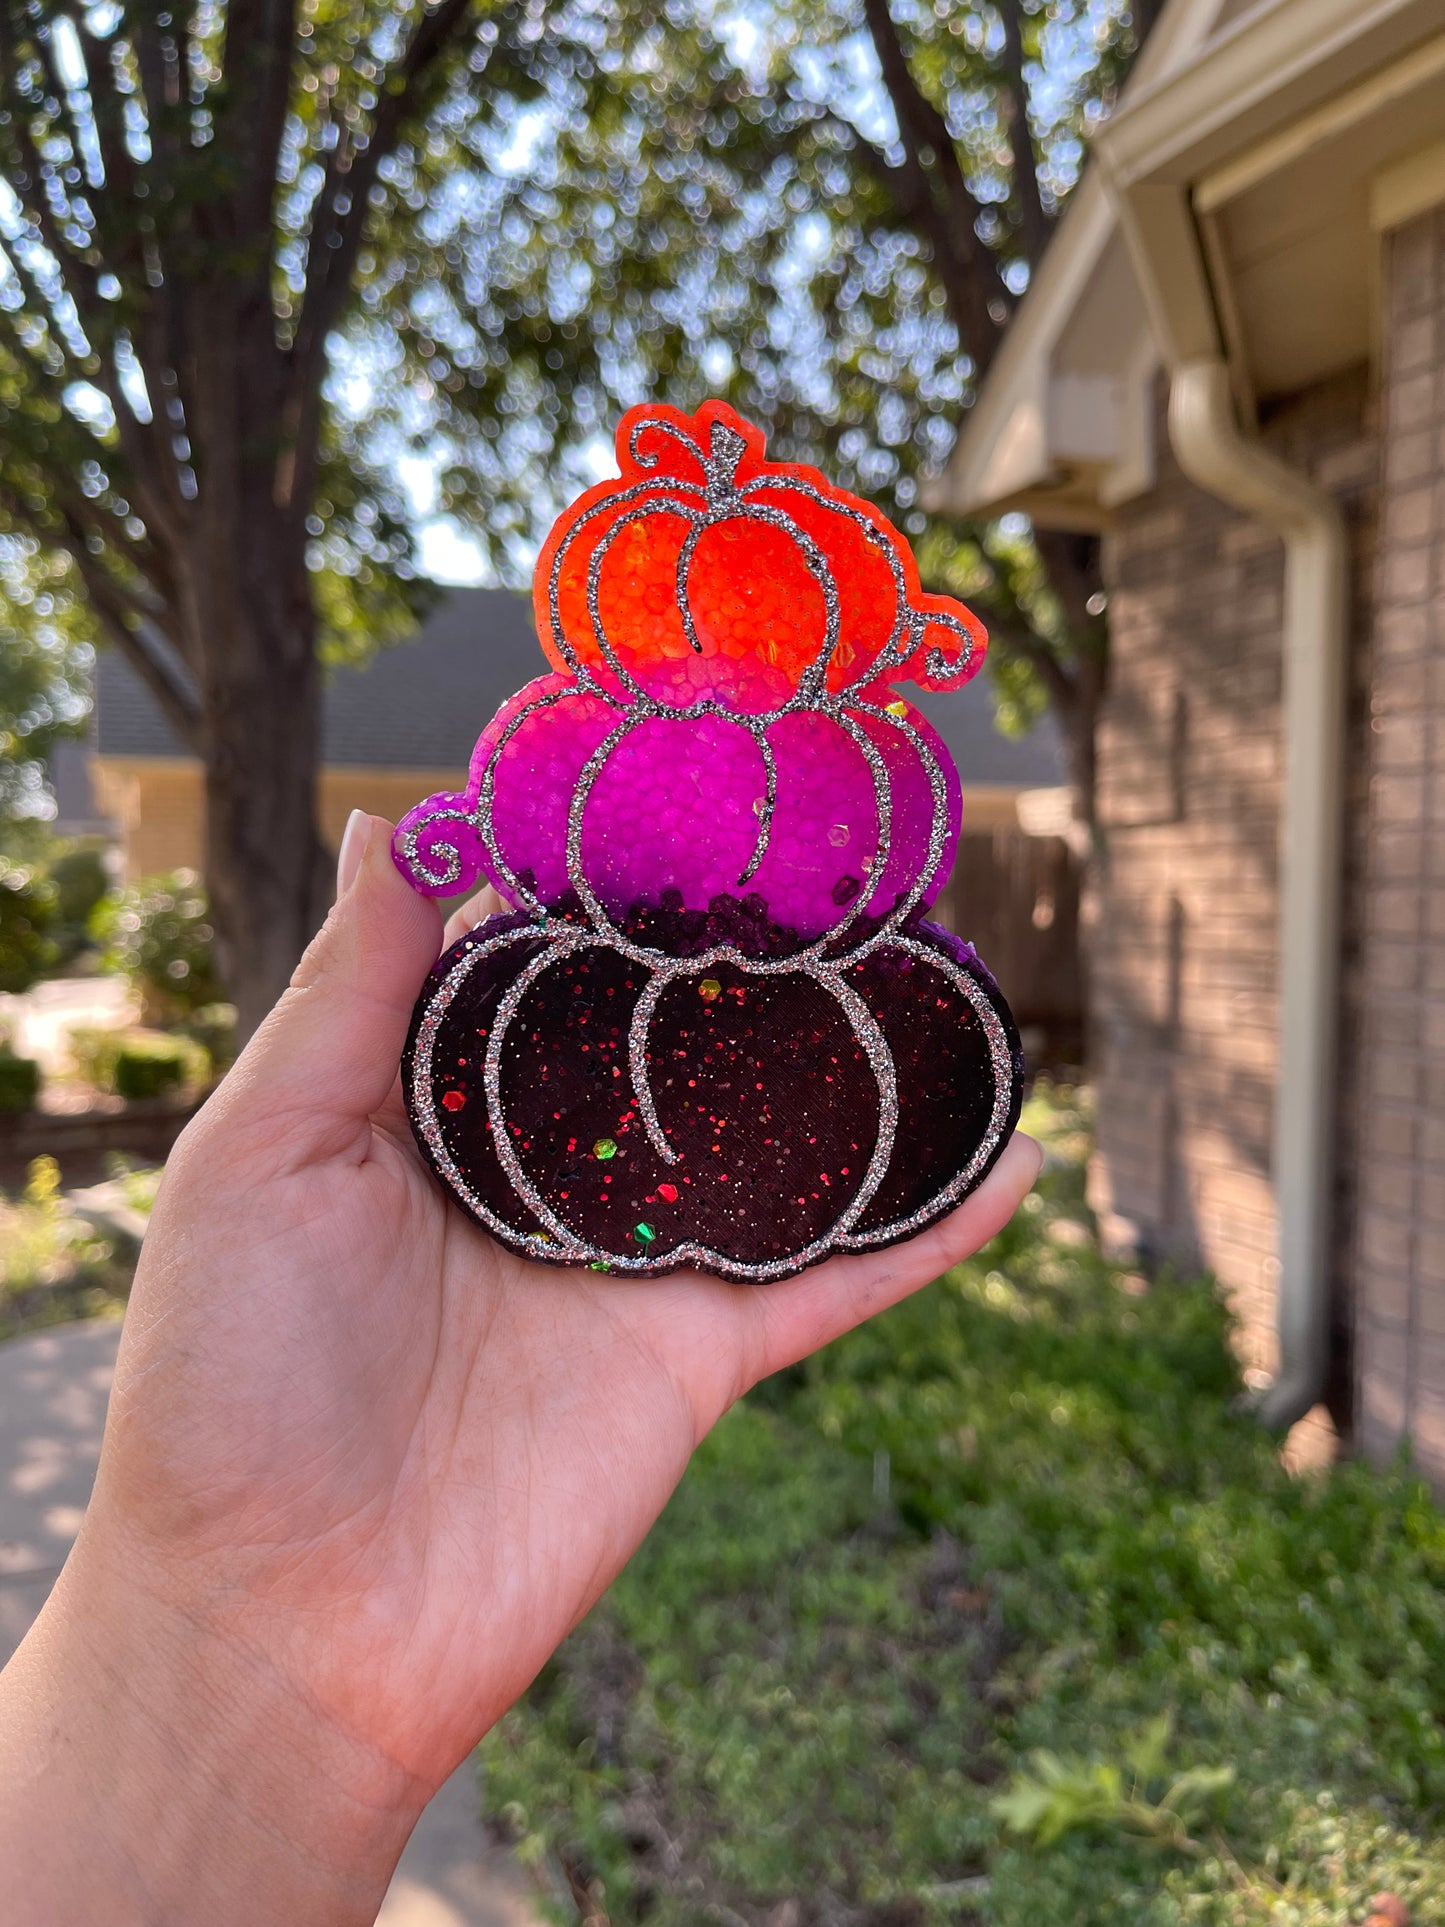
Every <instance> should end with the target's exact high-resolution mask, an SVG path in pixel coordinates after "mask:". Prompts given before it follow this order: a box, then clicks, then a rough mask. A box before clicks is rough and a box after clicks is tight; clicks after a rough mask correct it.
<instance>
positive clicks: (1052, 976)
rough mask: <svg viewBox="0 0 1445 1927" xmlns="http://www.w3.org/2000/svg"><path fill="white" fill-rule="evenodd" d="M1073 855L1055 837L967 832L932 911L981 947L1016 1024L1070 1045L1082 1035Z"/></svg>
mask: <svg viewBox="0 0 1445 1927" xmlns="http://www.w3.org/2000/svg"><path fill="white" fill-rule="evenodd" d="M1079 883H1080V871H1079V863H1078V859H1077V858H1076V857H1075V856H1074V854H1073V852H1072V851H1071V850H1070V848H1069V846H1068V844H1067V843H1065V841H1064V839H1063V838H1062V837H1059V836H1026V835H1025V834H1024V832H1023V831H1022V830H1017V829H1000V830H972V831H968V832H966V833H965V834H964V835H963V836H962V837H960V839H959V844H958V855H957V857H956V858H955V860H954V865H953V876H952V878H951V880H950V881H949V884H948V887H947V888H946V889H945V891H944V892H943V895H942V896H941V897H940V898H939V900H938V903H937V904H936V905H935V907H934V910H933V915H934V916H935V917H936V918H937V919H938V921H939V922H940V923H944V924H947V926H948V927H949V929H950V930H956V931H957V932H958V934H959V935H960V936H962V937H966V938H967V939H968V941H969V942H970V943H971V944H972V945H973V946H974V948H975V949H976V950H977V951H978V954H979V956H980V957H982V958H983V960H984V962H985V963H986V964H987V965H988V967H989V969H990V970H991V971H992V972H993V974H994V975H995V976H996V977H997V978H998V981H999V984H1000V986H1001V987H1002V990H1003V993H1004V996H1005V997H1007V999H1008V1001H1009V1006H1010V1008H1011V1009H1012V1011H1013V1013H1014V1016H1015V1017H1016V1019H1017V1020H1018V1023H1019V1026H1020V1028H1025V1027H1028V1028H1042V1029H1044V1030H1045V1031H1047V1032H1048V1034H1049V1038H1050V1040H1051V1041H1052V1042H1056V1043H1057V1045H1058V1046H1059V1047H1060V1048H1061V1049H1064V1050H1065V1051H1066V1052H1067V1050H1068V1049H1069V1048H1070V1047H1072V1046H1074V1045H1076V1043H1077V1041H1078V1040H1079V1039H1080V1038H1081V1037H1082V1033H1083V1016H1084V996H1083V975H1082V970H1081V966H1080V956H1079Z"/></svg>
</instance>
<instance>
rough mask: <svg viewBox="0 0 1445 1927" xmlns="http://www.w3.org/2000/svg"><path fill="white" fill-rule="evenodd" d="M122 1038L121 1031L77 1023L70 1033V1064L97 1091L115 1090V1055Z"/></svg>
mask: <svg viewBox="0 0 1445 1927" xmlns="http://www.w3.org/2000/svg"><path fill="white" fill-rule="evenodd" d="M121 1036H122V1033H121V1032H120V1031H118V1030H106V1029H103V1028H102V1027H101V1026H100V1025H98V1024H75V1025H72V1027H71V1029H70V1031H69V1033H68V1037H69V1043H70V1061H71V1062H72V1063H73V1064H74V1066H75V1068H76V1070H77V1071H78V1072H79V1073H80V1075H81V1077H82V1078H84V1080H85V1082H86V1083H87V1084H93V1085H94V1086H95V1088H96V1090H98V1091H108V1090H110V1089H111V1088H112V1083H111V1080H112V1078H113V1077H114V1075H115V1054H116V1052H117V1050H119V1048H120V1040H121Z"/></svg>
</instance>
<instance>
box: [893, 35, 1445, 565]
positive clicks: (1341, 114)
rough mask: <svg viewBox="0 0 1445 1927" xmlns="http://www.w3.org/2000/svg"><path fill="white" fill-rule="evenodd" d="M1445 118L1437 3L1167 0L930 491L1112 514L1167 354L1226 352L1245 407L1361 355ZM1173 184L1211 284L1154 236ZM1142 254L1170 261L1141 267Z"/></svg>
mask: <svg viewBox="0 0 1445 1927" xmlns="http://www.w3.org/2000/svg"><path fill="white" fill-rule="evenodd" d="M1442 128H1445V9H1442V6H1441V3H1440V0H1263V4H1259V5H1255V6H1252V7H1247V6H1241V5H1240V4H1238V3H1237V0H1224V4H1222V5H1221V0H1169V4H1168V5H1167V6H1166V7H1165V9H1164V12H1163V13H1162V14H1161V16H1160V19H1159V22H1158V24H1157V25H1156V27H1155V28H1154V31H1153V33H1152V34H1151V35H1150V38H1149V40H1148V41H1147V42H1146V44H1145V47H1144V50H1143V53H1142V54H1141V55H1140V57H1139V60H1138V61H1137V62H1136V64H1135V67H1134V70H1133V72H1132V74H1131V75H1130V78H1129V81H1128V84H1127V86H1126V87H1125V89H1124V92H1123V96H1122V98H1121V100H1120V103H1119V106H1118V107H1117V109H1116V110H1115V112H1114V114H1113V115H1112V116H1111V118H1110V119H1109V120H1108V121H1107V122H1105V124H1104V125H1103V127H1102V128H1101V129H1100V131H1099V133H1098V135H1097V136H1096V140H1095V150H1096V152H1095V159H1094V160H1093V161H1092V162H1091V163H1090V166H1089V168H1088V170H1087V172H1086V174H1085V177H1084V179H1083V181H1082V182H1081V183H1080V186H1079V188H1078V189H1077V191H1076V192H1075V194H1074V196H1073V197H1072V199H1071V201H1070V203H1069V205H1068V207H1067V208H1066V210H1065V213H1064V216H1063V219H1062V221H1061V222H1060V225H1059V230H1058V232H1057V234H1056V235H1055V236H1054V239H1053V241H1052V243H1051V245H1050V247H1049V250H1048V252H1047V254H1046V255H1045V257H1044V259H1043V262H1042V264H1041V265H1040V268H1039V271H1038V273H1037V274H1036V275H1035V277H1034V280H1033V283H1032V285H1031V286H1030V288H1029V290H1028V292H1027V294H1026V295H1025V297H1024V300H1023V301H1022V302H1021V303H1020V305H1019V310H1018V312H1017V314H1016V315H1015V317H1014V321H1013V323H1012V325H1011V327H1010V329H1009V331H1008V334H1007V336H1006V338H1005V341H1004V343H1003V346H1002V348H1001V349H1000V352H999V354H998V356H997V358H996V359H995V361H994V364H993V366H992V368H991V369H990V370H989V373H988V376H987V378H986V379H985V381H984V383H983V384H982V387H981V390H980V393H979V395H978V398H977V400H976V402H975V405H974V407H973V408H972V409H971V410H970V412H969V414H968V416H966V417H965V420H964V423H963V426H962V428H961V430H960V433H959V438H958V442H957V444H956V446H955V449H954V452H953V455H952V457H951V459H950V462H949V466H948V469H947V471H946V473H945V474H944V475H943V476H942V477H940V478H939V480H938V481H937V482H936V483H935V484H934V485H933V488H932V490H931V491H930V495H929V498H928V499H929V501H930V505H931V506H933V507H935V508H943V509H949V510H952V511H954V512H956V513H961V514H980V513H992V514H996V513H1000V512H1002V511H1003V510H1006V509H1021V510H1023V511H1024V512H1026V513H1028V514H1029V515H1032V516H1033V517H1034V519H1035V520H1036V521H1038V522H1040V523H1042V524H1045V525H1055V526H1063V527H1076V528H1102V527H1105V526H1107V524H1108V522H1109V520H1110V518H1111V515H1112V512H1113V510H1114V509H1115V508H1116V507H1117V506H1118V505H1119V504H1120V503H1121V502H1124V501H1127V500H1129V499H1130V498H1131V497H1132V496H1134V495H1137V494H1139V493H1141V492H1142V491H1144V490H1145V489H1147V488H1148V487H1149V485H1150V483H1151V481H1152V477H1153V454H1154V451H1153V433H1154V416H1155V382H1154V378H1155V375H1156V372H1157V370H1158V368H1159V367H1160V365H1161V363H1162V364H1166V365H1168V366H1171V367H1173V366H1176V365H1178V364H1179V363H1180V362H1182V361H1184V360H1187V359H1190V358H1193V357H1198V356H1201V355H1205V356H1209V355H1214V356H1217V355H1221V354H1223V355H1224V356H1226V357H1227V359H1228V361H1229V364H1230V367H1231V370H1232V373H1233V377H1234V381H1235V386H1236V392H1237V401H1238V403H1239V405H1240V408H1241V410H1242V412H1243V413H1244V414H1245V415H1246V416H1248V415H1249V413H1250V411H1251V410H1252V409H1253V408H1254V407H1255V406H1256V405H1257V404H1258V403H1260V402H1262V401H1267V400H1269V399H1272V398H1275V397H1282V396H1286V395H1290V394H1293V393H1297V392H1299V391H1300V390H1302V389H1305V388H1308V387H1311V386H1313V385H1315V384H1316V383H1318V382H1320V381H1323V380H1326V379H1328V378H1329V377H1330V376H1332V375H1335V374H1339V373H1341V372H1343V371H1344V370H1346V369H1348V368H1351V367H1356V366H1358V365H1360V364H1361V363H1363V362H1365V361H1366V360H1367V359H1369V358H1370V357H1371V356H1372V355H1373V354H1374V353H1375V352H1376V351H1377V347H1378V342H1377V324H1376V320H1375V313H1374V310H1375V305H1376V304H1377V302H1378V287H1379V281H1378V273H1377V260H1378V249H1379V244H1380V242H1379V237H1380V235H1381V233H1383V232H1385V231H1386V230H1388V229H1389V228H1390V227H1392V226H1396V225H1399V223H1400V222H1401V221H1402V220H1403V219H1407V218H1409V217H1410V215H1411V214H1413V213H1414V212H1418V211H1420V209H1421V208H1422V207H1423V206H1425V205H1429V204H1430V201H1429V200H1428V199H1427V198H1425V197H1427V196H1429V195H1431V194H1433V195H1434V198H1435V199H1436V200H1438V199H1441V198H1445V143H1442V142H1441V141H1440V132H1441V129H1442ZM1181 198H1182V201H1183V205H1184V209H1185V212H1184V215H1183V217H1182V218H1183V219H1185V220H1187V222H1188V223H1190V224H1191V225H1192V227H1193V229H1194V230H1196V231H1197V234H1198V243H1197V246H1198V247H1200V248H1202V251H1203V256H1204V258H1205V259H1206V260H1207V262H1208V273H1209V280H1210V283H1211V287H1210V289H1209V290H1205V291H1201V290H1200V289H1198V288H1196V287H1194V286H1192V285H1190V273H1191V268H1190V263H1189V261H1188V260H1187V259H1186V258H1185V255H1186V254H1187V250H1182V251H1176V253H1175V255H1174V256H1173V257H1170V256H1169V255H1168V254H1167V252H1166V250H1165V247H1164V245H1163V240H1162V236H1163V227H1162V224H1163V223H1164V222H1165V220H1166V219H1174V218H1179V217H1177V216H1176V214H1175V210H1176V208H1177V207H1178V205H1179V203H1180V201H1181ZM1141 250H1142V251H1143V252H1145V253H1147V254H1148V255H1149V256H1150V257H1151V258H1152V259H1153V260H1155V261H1158V260H1160V259H1163V260H1165V261H1166V263H1168V264H1169V265H1168V266H1166V268H1165V270H1164V271H1162V272H1160V271H1159V270H1157V269H1156V270H1155V271H1154V272H1152V273H1151V274H1150V275H1149V276H1148V277H1147V278H1146V282H1145V283H1144V284H1142V285H1141V281H1140V278H1139V275H1138V273H1137V272H1136V267H1135V262H1136V261H1137V260H1138V258H1139V256H1140V252H1141ZM1201 314H1205V316H1206V321H1207V326H1206V327H1205V331H1204V333H1203V334H1202V335H1201V333H1200V323H1199V321H1198V319H1197V317H1198V316H1199V315H1201Z"/></svg>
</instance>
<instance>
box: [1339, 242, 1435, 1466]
mask: <svg viewBox="0 0 1445 1927" xmlns="http://www.w3.org/2000/svg"><path fill="white" fill-rule="evenodd" d="M1384 335H1385V340H1384V351H1385V352H1384V396H1383V419H1384V424H1385V428H1384V444H1385V447H1384V503H1383V515H1382V523H1381V540H1380V557H1379V598H1378V615H1377V620H1376V631H1375V653H1376V661H1375V671H1374V688H1373V716H1372V726H1371V730H1370V736H1369V774H1370V818H1369V847H1368V858H1367V866H1366V896H1367V906H1366V918H1365V932H1364V946H1365V967H1366V971H1367V973H1368V978H1369V982H1370V986H1371V999H1370V1008H1369V1011H1368V1014H1367V1018H1366V1034H1365V1052H1364V1061H1363V1067H1362V1093H1363V1103H1364V1115H1365V1120H1366V1121H1365V1124H1364V1128H1363V1131H1362V1134H1361V1143H1360V1158H1359V1182H1360V1213H1359V1224H1358V1231H1357V1239H1356V1247H1355V1268H1356V1277H1357V1292H1356V1306H1355V1312H1356V1328H1355V1339H1356V1344H1355V1356H1356V1368H1357V1385H1358V1411H1359V1429H1360V1437H1361V1442H1362V1444H1363V1445H1364V1447H1365V1449H1366V1450H1367V1451H1368V1452H1370V1454H1371V1455H1372V1456H1374V1457H1377V1458H1383V1457H1385V1456H1388V1455H1389V1454H1390V1453H1391V1452H1393V1450H1394V1449H1395V1447H1396V1446H1397V1445H1398V1443H1399V1442H1400V1440H1401V1438H1402V1437H1404V1436H1406V1435H1409V1436H1411V1437H1412V1439H1413V1443H1414V1452H1415V1457H1416V1461H1417V1463H1419V1464H1420V1465H1421V1467H1422V1469H1423V1470H1425V1471H1426V1472H1427V1473H1429V1475H1430V1476H1431V1477H1432V1478H1433V1479H1434V1480H1435V1481H1436V1482H1437V1483H1445V210H1442V209H1437V210H1435V211H1434V212H1433V213H1431V214H1427V215H1424V216H1422V217H1420V218H1419V219H1417V220H1416V221H1414V222H1412V223H1411V224H1410V225H1409V226H1408V227H1405V228H1402V229H1401V230H1400V231H1399V232H1398V233H1396V234H1395V235H1393V236H1392V237H1390V239H1389V241H1388V243H1387V247H1386V271H1385V329H1384Z"/></svg>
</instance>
